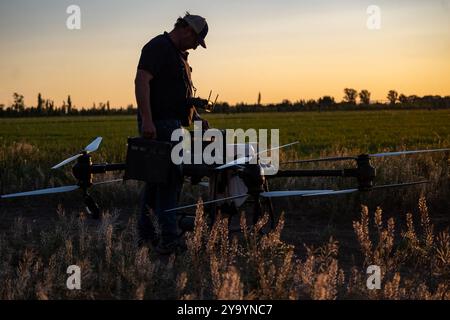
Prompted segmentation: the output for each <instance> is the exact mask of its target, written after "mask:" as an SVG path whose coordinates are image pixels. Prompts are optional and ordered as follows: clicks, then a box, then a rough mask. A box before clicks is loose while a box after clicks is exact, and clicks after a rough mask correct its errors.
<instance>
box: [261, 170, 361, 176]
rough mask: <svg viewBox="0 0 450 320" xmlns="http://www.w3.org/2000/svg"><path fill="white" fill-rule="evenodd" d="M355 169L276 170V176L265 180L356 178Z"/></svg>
mask: <svg viewBox="0 0 450 320" xmlns="http://www.w3.org/2000/svg"><path fill="white" fill-rule="evenodd" d="M357 176H358V172H357V170H355V169H340V170H278V172H277V174H275V175H270V176H266V178H281V177H357Z"/></svg>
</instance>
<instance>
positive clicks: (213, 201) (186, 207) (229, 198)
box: [165, 193, 248, 212]
mask: <svg viewBox="0 0 450 320" xmlns="http://www.w3.org/2000/svg"><path fill="white" fill-rule="evenodd" d="M247 196H248V194H247V193H246V194H240V195H238V196H232V197H226V198H221V199H216V200H210V201H205V202H203V205H208V204H212V203H218V202H223V201H228V200H233V199H239V198H243V197H247ZM196 206H197V204H190V205H187V206H182V207H177V208H173V209H168V210H165V212H172V211H176V210H181V209H188V208H194V207H196Z"/></svg>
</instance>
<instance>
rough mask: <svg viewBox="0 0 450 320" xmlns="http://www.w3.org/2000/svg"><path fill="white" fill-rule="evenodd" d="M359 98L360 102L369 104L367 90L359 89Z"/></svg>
mask: <svg viewBox="0 0 450 320" xmlns="http://www.w3.org/2000/svg"><path fill="white" fill-rule="evenodd" d="M359 99H360V100H361V103H362V104H366V105H367V104H370V92H369V91H368V90H361V92H360V93H359Z"/></svg>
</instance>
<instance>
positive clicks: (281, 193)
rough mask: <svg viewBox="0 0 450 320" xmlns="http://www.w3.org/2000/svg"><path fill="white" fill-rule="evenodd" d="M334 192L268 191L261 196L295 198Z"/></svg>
mask: <svg viewBox="0 0 450 320" xmlns="http://www.w3.org/2000/svg"><path fill="white" fill-rule="evenodd" d="M331 191H333V190H293V191H291V190H289V191H268V192H262V193H260V194H259V195H260V196H261V197H265V198H281V197H295V196H303V195H306V194H318V193H322V192H331Z"/></svg>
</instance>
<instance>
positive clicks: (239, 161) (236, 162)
mask: <svg viewBox="0 0 450 320" xmlns="http://www.w3.org/2000/svg"><path fill="white" fill-rule="evenodd" d="M297 143H299V142H298V141H296V142H292V143H288V144H285V145H282V146H279V147H275V148H272V149H267V150H263V151H260V152H258V153H256V154H255V155H253V156H250V157H242V158H238V159H236V160H234V161H231V162H228V163H226V164H224V165H221V166H219V167H217V168H216V170H222V169H226V168H229V167H233V166H236V165H241V164H245V163H246V162H250V161H251V160H252V159H253V157H254V156H257V155H260V154H261V153H265V152H268V151H273V150H277V149H281V148H286V147H290V146H292V145H294V144H297Z"/></svg>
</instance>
